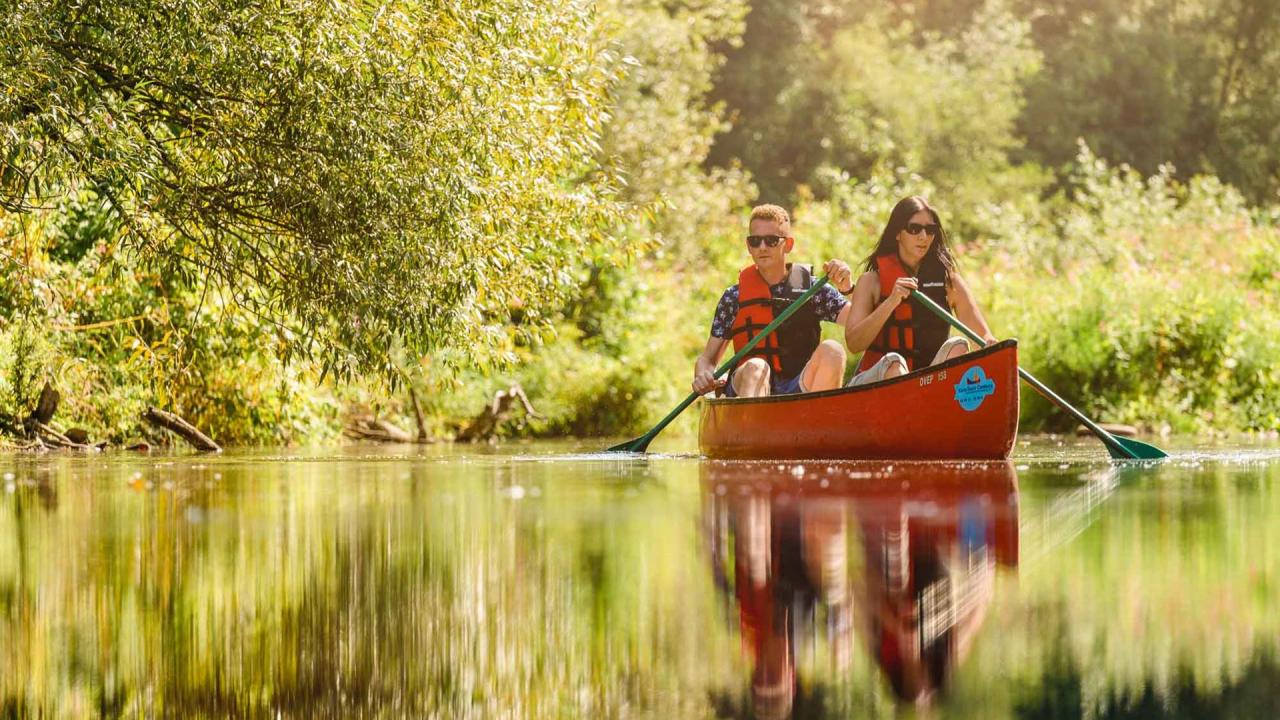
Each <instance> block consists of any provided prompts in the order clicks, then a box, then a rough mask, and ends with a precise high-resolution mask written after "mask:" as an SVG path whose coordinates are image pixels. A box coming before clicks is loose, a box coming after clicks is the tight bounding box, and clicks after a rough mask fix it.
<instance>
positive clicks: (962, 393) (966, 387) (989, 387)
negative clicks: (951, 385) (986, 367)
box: [956, 366, 996, 412]
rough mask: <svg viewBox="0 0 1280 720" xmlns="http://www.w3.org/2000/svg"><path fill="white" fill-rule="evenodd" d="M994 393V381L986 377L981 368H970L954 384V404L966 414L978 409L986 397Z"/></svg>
mask: <svg viewBox="0 0 1280 720" xmlns="http://www.w3.org/2000/svg"><path fill="white" fill-rule="evenodd" d="M995 391H996V381H995V380H992V379H991V378H989V377H987V374H986V373H985V372H983V370H982V368H981V367H977V366H975V367H971V368H969V369H968V370H967V371H965V374H964V375H963V376H962V377H961V378H960V382H958V383H956V402H958V403H960V407H962V408H964V409H965V411H967V412H972V411H974V410H977V409H978V406H979V405H981V404H982V401H983V400H986V399H987V396H988V395H990V394H992V393H994V392H995Z"/></svg>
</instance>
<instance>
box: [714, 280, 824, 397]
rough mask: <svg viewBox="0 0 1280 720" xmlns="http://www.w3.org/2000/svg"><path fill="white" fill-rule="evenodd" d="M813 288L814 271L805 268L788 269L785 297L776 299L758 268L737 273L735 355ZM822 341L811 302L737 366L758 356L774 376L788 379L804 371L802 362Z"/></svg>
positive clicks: (820, 330)
mask: <svg viewBox="0 0 1280 720" xmlns="http://www.w3.org/2000/svg"><path fill="white" fill-rule="evenodd" d="M812 286H813V272H812V270H810V269H809V266H808V265H800V264H798V263H797V264H795V265H791V266H790V267H789V268H788V272H787V280H786V290H785V291H784V293H783V294H784V297H782V298H775V297H773V295H772V293H770V292H769V283H767V282H765V279H764V276H763V275H761V274H760V269H759V268H757V267H756V266H755V265H749V266H747V267H745V268H743V269H742V272H740V273H738V314H737V316H736V317H734V319H733V331H732V333H731V336H732V338H733V350H734V352H735V353H736V352H738V351H740V350H741V349H742V348H743V347H745V346H746V344H747V343H749V342H751V340H752V338H754V337H755V336H757V335H759V334H760V331H761V330H763V329H764V328H765V326H766V325H768V324H769V323H771V322H773V319H774V318H775V317H777V316H778V314H780V313H781V312H782V311H783V310H785V309H786V308H787V306H788V305H790V304H791V303H792V302H795V300H796V298H798V297H800V296H801V295H803V294H804V292H805V291H806V290H808V289H809V288H810V287H812ZM820 342H822V329H821V327H820V325H819V319H818V315H817V314H816V313H815V312H814V311H813V303H807V304H805V305H804V306H803V307H801V308H799V309H797V310H796V311H795V313H793V314H792V315H791V317H789V318H787V321H786V322H784V323H782V325H781V326H779V327H778V328H777V329H775V330H774V331H773V332H771V333H769V336H768V337H766V338H765V339H763V340H761V341H760V343H759V344H757V345H756V346H755V347H754V348H752V349H751V352H750V353H747V356H746V357H744V358H743V359H742V360H740V361H738V362H739V364H741V363H743V362H745V361H746V360H747V359H748V358H753V357H759V358H763V359H764V360H765V361H766V362H768V363H769V367H770V369H772V370H773V374H774V377H777V378H782V379H790V378H793V377H795V376H796V375H799V374H800V372H801V371H803V370H804V366H805V363H807V362H809V358H810V357H811V356H812V355H813V351H814V350H817V349H818V344H819V343H820Z"/></svg>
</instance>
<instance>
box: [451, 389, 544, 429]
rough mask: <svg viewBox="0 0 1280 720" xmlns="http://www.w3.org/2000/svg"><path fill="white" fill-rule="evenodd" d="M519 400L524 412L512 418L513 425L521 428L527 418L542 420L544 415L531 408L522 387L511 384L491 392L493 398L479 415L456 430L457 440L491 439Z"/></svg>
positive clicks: (526, 422)
mask: <svg viewBox="0 0 1280 720" xmlns="http://www.w3.org/2000/svg"><path fill="white" fill-rule="evenodd" d="M517 400H519V401H520V406H521V407H523V408H524V414H523V415H521V416H520V417H518V418H515V419H514V425H515V428H516V429H517V430H519V429H522V428H523V427H524V426H525V425H528V424H529V420H531V419H534V420H542V419H544V416H543V415H542V414H541V413H539V412H538V411H537V410H534V409H533V403H531V402H529V396H528V395H525V394H524V388H522V387H520V386H519V385H512V386H511V387H509V388H507V389H506V390H499V391H498V392H496V393H494V394H493V400H492V401H490V402H489V404H488V406H486V407H485V409H484V410H482V411H480V414H479V415H476V416H475V417H474V418H472V420H471V422H470V423H468V424H467V426H466V427H465V428H463V429H462V430H460V431H459V432H458V436H457V438H455V439H456V440H457V441H458V442H478V441H487V440H492V439H494V438H496V437H497V436H498V428H499V427H501V425H502V423H504V422H506V421H507V420H511V419H512V410H513V406H514V404H515V402H516V401H517Z"/></svg>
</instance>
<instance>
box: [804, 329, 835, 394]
mask: <svg viewBox="0 0 1280 720" xmlns="http://www.w3.org/2000/svg"><path fill="white" fill-rule="evenodd" d="M841 380H844V346H843V345H841V344H840V343H838V342H836V341H835V340H823V341H822V343H821V344H819V345H818V349H817V350H814V351H813V355H811V356H810V357H809V362H807V363H805V366H804V370H803V371H802V372H801V373H800V392H816V391H818V390H833V389H835V388H838V387H840V381H841Z"/></svg>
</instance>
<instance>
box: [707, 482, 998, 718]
mask: <svg viewBox="0 0 1280 720" xmlns="http://www.w3.org/2000/svg"><path fill="white" fill-rule="evenodd" d="M703 492H704V498H705V499H706V500H707V502H708V510H709V512H708V515H707V517H708V520H709V521H710V522H709V526H708V528H709V530H710V531H711V533H710V534H711V540H712V545H711V552H712V557H713V558H719V559H721V560H720V562H723V558H725V557H726V556H727V553H725V552H724V549H727V548H726V546H727V545H728V544H729V543H732V546H733V548H734V558H735V562H734V567H733V569H732V577H733V582H732V588H731V592H732V593H733V597H734V599H735V600H736V601H737V605H738V620H739V623H740V627H741V630H742V636H743V644H744V650H745V651H746V653H747V655H748V657H749V658H750V660H751V662H752V666H753V672H752V698H753V704H754V706H755V712H756V715H757V716H767V717H786V716H788V715H789V714H790V712H791V708H792V704H793V702H794V697H795V692H796V679H795V667H794V657H795V648H794V642H793V639H794V637H795V635H796V634H797V631H796V628H797V627H798V626H799V627H805V626H808V625H811V624H812V621H813V617H814V609H815V606H816V605H817V604H818V603H821V604H823V605H825V606H826V608H827V615H828V618H829V622H828V630H829V631H830V632H831V633H832V637H831V640H832V644H833V647H834V648H835V650H836V653H837V662H838V664H840V665H843V663H840V662H839V660H840V657H839V656H841V655H844V652H843V650H847V649H848V648H849V647H850V643H849V642H848V639H849V634H850V632H851V626H852V625H853V623H852V622H851V621H850V619H849V618H850V615H851V614H855V613H853V608H855V607H856V609H857V612H856V615H857V616H858V617H859V622H858V625H859V626H861V630H862V632H863V634H864V637H865V638H866V640H867V645H868V646H869V647H868V649H869V650H871V652H872V655H873V656H874V657H875V658H876V660H877V663H878V664H880V665H881V667H882V668H883V669H884V671H885V673H886V675H887V677H888V679H889V683H890V685H891V686H892V687H893V688H894V690H895V692H896V693H897V694H898V695H899V696H901V697H903V698H904V699H909V700H916V701H919V700H927V699H928V698H929V697H930V696H931V695H932V694H933V692H934V691H936V690H937V689H939V688H941V687H942V686H943V685H944V683H945V680H946V677H947V675H948V673H949V669H950V667H951V666H952V665H953V663H954V662H955V660H956V659H957V658H958V657H959V656H961V655H963V654H964V652H965V650H966V649H967V647H968V644H969V642H970V641H971V639H972V636H973V633H974V631H975V630H976V629H977V627H978V626H979V625H980V623H981V620H982V617H983V614H984V613H985V607H986V604H987V603H988V602H989V599H990V595H991V583H992V577H993V575H994V568H995V565H996V564H997V563H999V564H1003V565H1008V566H1014V565H1016V564H1017V555H1018V535H1017V533H1018V529H1017V504H1016V502H1017V482H1016V476H1015V474H1014V472H1013V468H1012V465H1010V464H1008V463H993V464H983V465H979V466H976V467H975V466H972V465H969V466H966V467H964V468H963V469H962V468H959V467H949V466H945V465H940V464H912V463H899V464H896V468H895V469H890V468H888V467H887V466H884V465H871V464H865V463H862V464H827V463H824V464H823V465H822V466H821V468H820V469H818V471H817V472H816V473H803V472H802V473H801V474H800V477H796V475H795V474H793V468H791V467H790V466H785V465H777V464H769V465H742V464H712V463H708V464H706V465H704V466H703ZM854 519H856V521H857V526H858V527H859V528H860V530H861V532H860V535H861V538H862V541H863V550H864V552H865V554H866V560H865V563H864V567H865V569H866V572H865V575H864V577H862V578H861V579H860V581H859V582H851V581H850V578H849V571H848V558H847V548H848V542H847V540H846V537H847V533H848V528H849V524H850V520H854ZM726 520H727V521H728V522H727V527H726V526H725V524H724V521H726ZM730 535H731V536H732V537H731V538H730V537H729V536H730ZM717 569H718V571H720V573H723V574H718V578H721V579H723V580H724V582H722V583H721V586H722V587H724V588H725V590H727V591H728V590H730V588H729V587H728V585H729V583H728V578H727V575H728V573H725V572H724V571H725V570H727V568H724V567H723V566H722V565H719V564H717Z"/></svg>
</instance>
